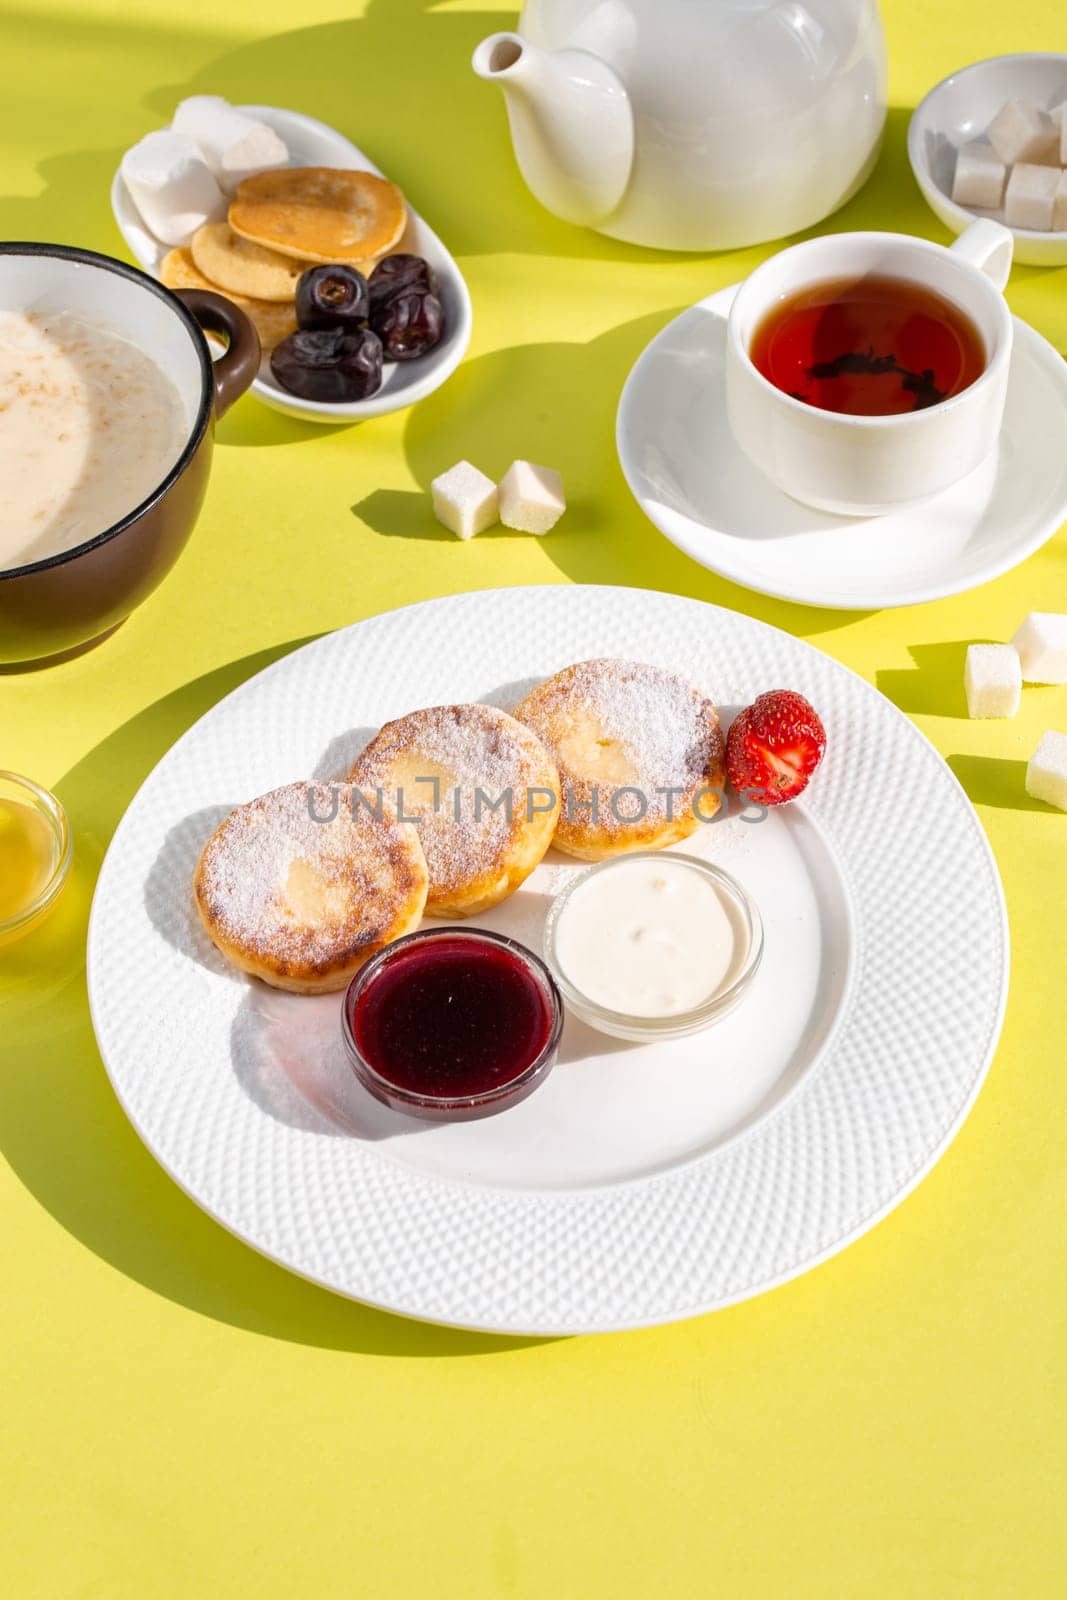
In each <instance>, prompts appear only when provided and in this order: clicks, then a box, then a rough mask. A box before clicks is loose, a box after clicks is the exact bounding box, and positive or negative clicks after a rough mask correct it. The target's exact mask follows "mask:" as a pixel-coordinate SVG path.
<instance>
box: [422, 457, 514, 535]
mask: <svg viewBox="0 0 1067 1600" xmlns="http://www.w3.org/2000/svg"><path fill="white" fill-rule="evenodd" d="M430 493H431V495H432V497H433V514H434V516H435V517H436V518H437V520H438V522H440V523H443V524H444V526H445V527H446V528H448V529H450V530H451V532H452V533H454V534H457V535H458V537H459V538H461V539H473V538H474V535H475V534H476V533H484V532H485V530H486V528H491V527H492V526H493V524H494V522H497V521H499V519H500V506H499V501H498V497H497V491H496V484H495V483H494V482H493V480H492V478H487V477H486V475H485V473H484V472H479V471H478V468H477V467H472V466H471V464H470V462H469V461H457V462H456V464H455V466H454V467H449V469H448V471H447V472H442V473H441V475H440V477H438V478H434V480H433V482H432V483H431V484H430Z"/></svg>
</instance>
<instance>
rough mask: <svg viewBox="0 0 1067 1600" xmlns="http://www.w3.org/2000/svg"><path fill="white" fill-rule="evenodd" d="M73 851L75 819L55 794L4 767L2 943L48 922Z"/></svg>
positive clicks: (0, 785)
mask: <svg viewBox="0 0 1067 1600" xmlns="http://www.w3.org/2000/svg"><path fill="white" fill-rule="evenodd" d="M71 854H72V848H71V835H70V823H69V822H68V821H67V813H66V812H65V811H64V809H63V807H62V806H61V805H60V803H59V801H58V800H57V799H56V797H55V795H54V794H49V792H48V790H47V789H42V788H41V786H40V784H37V783H33V782H32V781H31V780H30V779H29V778H23V777H21V776H20V775H19V773H17V772H4V771H0V945H4V944H10V943H11V941H12V940H13V939H18V938H21V936H22V935H23V934H24V933H29V931H30V929H31V928H35V927H36V926H37V924H38V923H39V922H43V921H44V919H45V917H46V916H47V915H48V913H49V912H50V911H51V910H52V908H53V906H54V905H55V903H56V901H57V900H58V899H59V896H60V894H61V893H62V890H63V885H64V884H65V883H66V881H67V877H68V875H69V873H70V862H71Z"/></svg>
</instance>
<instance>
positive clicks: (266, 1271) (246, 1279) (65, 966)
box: [0, 639, 530, 1356]
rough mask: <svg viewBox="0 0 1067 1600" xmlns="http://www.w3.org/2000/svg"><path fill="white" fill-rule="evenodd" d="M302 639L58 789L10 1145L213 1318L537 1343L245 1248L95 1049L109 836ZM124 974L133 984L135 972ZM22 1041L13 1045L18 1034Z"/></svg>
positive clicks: (126, 741)
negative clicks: (48, 897) (60, 824)
mask: <svg viewBox="0 0 1067 1600" xmlns="http://www.w3.org/2000/svg"><path fill="white" fill-rule="evenodd" d="M305 642H306V641H305V640H303V639H297V640H293V641H291V642H289V643H287V644H284V645H278V646H275V647H272V648H270V649H268V650H263V651H260V652H258V653H257V654H255V655H253V656H248V657H246V658H244V659H243V660H240V661H235V662H231V663H229V664H227V665H226V666H224V667H220V668H218V669H217V670H216V671H214V672H210V673H207V674H205V675H204V676H203V677H201V678H197V679H195V680H193V681H192V682H191V683H187V684H185V685H183V686H182V688H180V689H178V690H176V691H175V692H174V693H173V694H170V695H167V696H166V697H165V698H164V699H162V700H160V701H158V702H157V703H156V704H155V705H152V706H149V707H148V708H147V709H146V710H144V711H142V712H140V713H139V714H138V715H137V716H136V717H133V718H131V720H130V721H129V722H127V723H126V724H124V726H122V727H121V728H119V729H117V730H116V732H115V733H113V734H112V735H110V737H109V738H107V739H105V740H104V741H103V743H101V744H100V745H98V746H97V747H96V749H95V750H93V751H92V752H91V753H90V754H89V755H88V756H86V757H85V759H84V760H82V761H80V762H79V763H78V765H77V766H76V767H74V768H72V770H71V771H70V772H68V773H67V775H66V777H65V778H63V780H62V781H61V782H60V783H58V784H57V785H56V786H55V787H56V792H57V794H58V795H59V796H60V798H61V800H62V801H63V804H64V805H65V806H66V808H67V811H68V813H69V815H70V818H71V823H72V827H73V831H74V836H75V839H76V841H77V850H76V856H75V864H74V871H73V874H72V881H71V883H70V884H69V886H68V888H67V890H66V892H65V894H64V896H63V899H62V900H61V902H60V904H59V906H58V907H57V909H56V912H55V913H54V915H53V916H52V917H51V918H50V919H49V920H48V921H47V922H46V923H44V924H43V925H42V927H40V928H39V929H37V930H36V931H35V932H34V933H32V934H30V935H28V936H27V937H26V938H25V939H23V940H21V941H20V942H19V943H18V944H15V945H12V946H11V947H10V948H9V949H8V950H6V951H5V952H4V956H3V960H2V962H0V1008H2V1011H3V1015H4V1020H5V1028H4V1031H3V1034H2V1035H0V1148H2V1150H3V1153H4V1156H5V1158H6V1159H7V1161H8V1162H9V1163H10V1165H11V1167H12V1169H13V1171H14V1172H15V1173H16V1174H17V1176H18V1178H19V1179H20V1181H21V1182H22V1183H24V1184H25V1185H26V1187H27V1188H28V1189H29V1190H30V1192H31V1193H32V1194H33V1195H34V1196H35V1197H36V1198H37V1200H38V1201H39V1203H40V1204H41V1205H42V1206H44V1207H45V1209H46V1210H48V1211H49V1212H50V1213H51V1214H52V1215H53V1216H54V1217H55V1219H56V1221H57V1222H59V1223H60V1225H61V1226H62V1227H64V1228H66V1229H67V1231H68V1232H69V1233H71V1234H72V1235H73V1236H74V1237H75V1238H76V1239H78V1240H80V1241H81V1243H82V1244H84V1245H85V1246H86V1247H87V1248H88V1249H89V1250H92V1251H93V1252H94V1253H95V1254H96V1255H98V1256H100V1257H101V1258H102V1259H103V1260H104V1261H106V1262H108V1263H110V1265H112V1266H113V1267H115V1268H116V1269H117V1270H118V1271H120V1272H123V1273H125V1274H126V1275H127V1276H129V1277H131V1278H134V1279H136V1280H138V1281H139V1282H141V1283H143V1284H145V1285H146V1286H147V1287H148V1288H150V1289H152V1290H153V1291H155V1292H156V1293H158V1294H162V1295H166V1296H167V1298H168V1299H171V1300H174V1301H177V1302H178V1303H180V1304H182V1305H186V1306H188V1307H189V1308H190V1309H191V1310H194V1311H197V1312H200V1313H202V1314H203V1315H205V1316H209V1317H215V1318H217V1319H219V1320H220V1321H223V1322H229V1323H232V1324H234V1325H236V1326H239V1327H244V1328H248V1329H251V1330H253V1331H255V1332H257V1333H263V1334H266V1335H268V1336H270V1337H273V1338H279V1339H290V1340H293V1341H296V1342H298V1343H302V1344H309V1345H320V1346H324V1347H327V1348H333V1349H339V1350H351V1351H362V1352H365V1353H370V1354H377V1355H400V1356H456V1355H464V1354H468V1353H474V1354H479V1355H485V1354H487V1353H490V1352H492V1351H494V1350H512V1349H517V1348H519V1347H520V1345H521V1344H522V1343H529V1342H530V1341H519V1340H515V1339H503V1338H501V1339H497V1338H492V1337H488V1336H483V1335H479V1334H468V1333H464V1332H462V1331H456V1330H452V1329H446V1328H435V1327H432V1326H429V1325H427V1324H422V1323H416V1322H409V1321H406V1320H405V1319H403V1318H401V1317H394V1316H389V1315H387V1314H385V1313H383V1312H378V1311H374V1310H371V1309H370V1308H368V1307H365V1306H361V1305H358V1304H356V1303H354V1302H351V1301H347V1300H343V1299H341V1298H339V1297H338V1296H336V1295H332V1294H329V1293H327V1292H326V1291H325V1290H323V1289H319V1288H317V1287H315V1286H314V1285H313V1284H309V1283H305V1282H303V1281H302V1280H301V1279H299V1278H296V1277H294V1276H293V1275H292V1274H290V1273H288V1272H285V1271H283V1269H282V1268H281V1267H277V1266H275V1265H274V1264H273V1263H272V1262H270V1261H267V1260H266V1259H264V1258H263V1257H262V1256H259V1255H257V1254H256V1253H255V1252H254V1251H253V1250H250V1249H248V1248H247V1247H246V1246H245V1245H243V1244H241V1243H240V1242H239V1241H238V1240H236V1239H235V1238H233V1237H232V1236H231V1235H230V1234H228V1233H227V1232H226V1231H225V1230H224V1229H223V1228H221V1227H219V1226H218V1225H217V1224H216V1223H214V1222H213V1221H212V1220H211V1219H210V1218H209V1217H207V1216H206V1215H205V1214H204V1213H203V1212H201V1211H200V1210H199V1209H198V1208H197V1207H196V1206H195V1205H194V1204H193V1202H192V1201H191V1200H189V1199H188V1198H187V1197H186V1196H185V1195H184V1194H183V1193H182V1191H181V1190H180V1189H179V1188H178V1187H177V1185H176V1184H174V1183H172V1182H171V1180H170V1179H169V1178H168V1177H167V1176H166V1174H165V1173H164V1172H163V1170H162V1169H161V1168H160V1167H159V1166H157V1165H156V1163H155V1161H154V1160H153V1159H152V1157H151V1156H150V1155H149V1153H148V1151H147V1150H146V1149H145V1147H144V1146H143V1145H142V1144H141V1141H140V1140H139V1138H138V1137H137V1135H136V1134H135V1133H134V1131H133V1129H132V1127H131V1126H130V1124H129V1123H128V1122H127V1120H126V1118H125V1116H124V1114H123V1112H122V1110H121V1108H120V1106H119V1104H118V1101H117V1100H116V1098H115V1095H114V1093H113V1091H112V1088H111V1085H110V1083H109V1082H108V1079H107V1076H106V1074H105V1072H104V1068H103V1065H102V1064H101V1062H100V1059H99V1056H98V1054H97V1050H96V1045H95V1041H94V1039H93V1033H92V1026H91V1023H90V1019H89V1010H88V1002H87V997H86V992H85V971H84V965H85V935H86V925H87V921H88V914H89V905H90V902H91V898H92V891H93V887H94V885H95V881H96V876H97V872H98V871H99V866H100V861H101V859H102V857H103V853H104V849H105V848H106V844H107V841H108V840H109V838H110V837H111V834H112V833H113V831H114V829H115V827H116V825H117V823H118V821H119V819H120V817H121V815H122V813H123V811H124V810H125V808H126V806H127V805H128V803H129V801H130V799H131V797H132V795H133V794H134V792H135V790H136V789H137V788H138V787H139V785H140V784H141V782H142V780H143V779H144V778H145V777H146V776H147V774H148V772H149V771H150V770H151V769H152V767H153V766H154V765H155V763H156V762H157V761H158V760H159V759H160V757H161V756H162V755H163V754H164V753H165V751H166V750H168V749H169V748H170V746H171V745H172V744H173V743H174V741H175V740H176V739H177V738H178V737H179V735H180V734H182V733H183V732H184V731H185V729H186V728H187V727H189V726H190V724H191V723H192V722H194V721H195V720H196V718H197V717H199V716H200V715H202V713H203V712H205V711H206V710H208V708H209V707H210V706H212V705H214V704H215V703H216V701H218V700H219V699H221V698H222V696H223V695H225V694H227V693H229V691H230V690H231V689H234V688H236V687H237V685H238V684H240V683H243V682H244V681H245V679H247V678H249V677H251V676H252V674H253V673H254V672H258V671H259V670H260V669H261V668H263V667H265V666H268V665H269V664H270V663H271V662H272V661H275V660H277V659H278V658H279V657H281V656H283V655H286V654H287V653H288V652H289V651H290V650H292V649H295V648H296V647H297V646H298V645H300V644H303V643H305ZM176 892H181V890H180V886H177V887H176ZM128 980H129V982H130V983H131V984H132V985H136V983H137V973H136V972H130V973H129V974H128ZM15 1037H17V1038H18V1041H19V1042H18V1046H17V1048H15V1047H13V1046H12V1045H11V1044H10V1042H9V1041H11V1040H12V1039H14V1038H15ZM89 1064H91V1065H89Z"/></svg>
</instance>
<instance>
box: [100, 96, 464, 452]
mask: <svg viewBox="0 0 1067 1600" xmlns="http://www.w3.org/2000/svg"><path fill="white" fill-rule="evenodd" d="M237 109H238V110H239V111H245V112H247V113H248V115H249V116H252V117H255V118H257V120H258V121H260V122H266V123H269V125H270V126H271V127H272V128H273V129H274V130H275V132H276V133H278V134H280V135H281V137H282V138H283V139H284V140H285V143H286V146H287V147H288V150H289V153H290V155H291V157H292V165H293V166H294V167H304V166H308V167H354V168H358V169H359V170H360V171H363V172H375V173H377V174H378V176H379V177H383V176H385V174H383V173H382V171H381V169H380V168H379V167H376V166H375V165H374V162H373V161H371V160H370V159H369V158H368V157H367V156H365V155H364V154H363V151H362V150H360V149H358V148H357V146H356V145H354V144H352V142H351V141H350V140H349V139H346V138H345V136H344V134H341V133H338V132H337V130H336V128H331V127H329V126H328V125H327V124H326V123H325V122H319V121H317V120H316V118H315V117H305V116H304V114H303V113H302V112H300V111H283V110H281V109H280V108H279V107H278V106H238V108H237ZM111 209H112V211H113V212H114V214H115V221H116V222H117V223H118V226H119V232H120V233H121V234H122V237H123V238H124V239H125V241H126V244H127V245H128V247H129V249H130V252H131V254H132V255H133V256H134V258H135V260H136V261H137V263H138V265H139V266H141V267H143V268H144V269H145V271H146V272H150V273H151V274H152V276H153V277H154V278H158V276H159V268H160V263H161V262H162V260H163V257H164V256H165V255H166V254H167V252H168V250H169V249H170V246H169V245H166V244H163V243H161V242H160V240H159V239H157V238H156V237H155V235H154V234H151V233H149V231H148V229H147V228H146V227H145V225H144V223H143V222H142V221H141V218H140V215H139V213H138V211H137V208H136V207H135V205H134V203H133V201H132V200H131V198H130V194H129V190H128V189H127V188H126V185H125V183H124V182H123V179H122V173H121V171H120V172H116V173H115V176H114V178H113V179H112V182H111ZM399 248H400V249H402V250H410V251H411V252H412V253H413V254H415V255H420V256H425V258H426V260H427V261H428V262H429V263H430V265H431V266H432V267H433V269H434V271H435V273H436V274H437V283H438V293H439V295H440V298H441V302H442V304H443V306H444V309H445V334H444V338H443V339H442V340H441V343H440V344H439V345H438V346H437V348H436V349H435V350H431V351H430V353H429V355H426V356H421V357H420V358H419V359H418V360H416V361H387V362H386V364H385V368H384V371H383V374H382V386H381V388H380V389H379V390H378V393H377V394H373V395H371V396H370V398H369V399H367V400H352V401H349V402H347V403H344V404H341V405H323V404H322V403H321V402H320V401H316V400H302V399H301V398H300V397H299V395H295V394H289V393H287V391H286V390H285V389H283V388H282V387H281V385H280V384H279V383H277V382H276V381H275V378H274V375H273V373H272V372H271V370H270V361H269V359H268V358H267V356H266V355H265V356H264V357H263V365H262V367H261V368H260V372H259V377H258V378H257V379H256V380H255V382H254V383H253V385H252V391H251V392H252V393H253V394H254V395H256V397H257V398H258V399H260V400H262V401H263V404H264V405H267V406H270V407H271V409H272V410H273V411H281V412H283V413H284V414H285V415H286V416H288V417H299V418H300V420H301V421H303V422H327V423H334V424H342V425H343V424H347V423H352V422H363V421H365V420H366V419H367V418H368V417H381V416H385V415H386V414H387V413H388V412H390V411H399V410H401V409H402V408H403V407H404V406H410V405H413V404H414V403H415V401H416V400H423V399H425V398H426V396H427V395H428V394H433V392H434V390H435V389H439V388H440V387H441V385H442V384H443V383H444V381H445V379H446V378H448V377H451V375H452V373H453V372H454V371H455V370H456V368H457V367H458V366H459V364H460V362H461V361H462V360H463V357H464V355H465V354H466V352H467V346H468V344H469V343H470V337H471V297H470V293H469V292H468V289H467V285H466V283H465V282H464V280H463V274H462V273H461V272H460V270H459V267H458V266H457V265H456V262H455V258H454V257H453V256H452V255H451V254H450V252H449V251H448V250H446V249H445V247H444V245H443V244H442V243H441V240H440V239H439V238H438V237H437V235H436V233H434V231H433V229H432V228H431V227H430V226H429V225H428V224H427V223H426V222H424V221H423V219H422V217H420V216H419V214H418V212H417V211H415V210H413V209H412V207H411V205H410V204H409V205H408V226H407V230H406V232H405V234H404V237H403V239H401V241H400V245H399Z"/></svg>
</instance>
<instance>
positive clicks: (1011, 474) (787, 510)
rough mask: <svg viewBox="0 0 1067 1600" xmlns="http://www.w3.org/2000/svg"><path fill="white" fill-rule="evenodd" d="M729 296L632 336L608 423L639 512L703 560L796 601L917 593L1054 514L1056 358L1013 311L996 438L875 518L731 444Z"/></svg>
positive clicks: (873, 600) (1058, 515)
mask: <svg viewBox="0 0 1067 1600" xmlns="http://www.w3.org/2000/svg"><path fill="white" fill-rule="evenodd" d="M736 292H737V290H736V287H733V288H729V289H720V290H719V291H718V292H717V293H716V294H712V295H709V296H708V298H707V299H706V300H701V301H699V302H698V304H697V305H695V306H691V307H690V309H689V310H688V311H683V313H682V315H681V316H680V317H676V318H675V319H674V321H673V322H669V323H668V324H667V326H666V327H665V328H664V329H663V330H662V332H661V333H658V334H657V335H656V337H655V338H654V339H653V340H652V342H651V343H650V344H648V345H647V346H646V347H645V349H644V351H643V352H642V353H641V355H640V356H638V358H637V361H636V362H635V363H634V366H633V367H632V369H631V371H630V375H629V377H628V378H627V380H626V383H625V385H624V386H623V391H622V396H621V398H620V400H619V409H618V415H617V417H616V424H615V434H616V445H617V448H618V452H619V461H620V463H621V465H622V470H623V474H624V476H625V478H626V481H627V483H628V484H629V486H630V489H631V491H632V493H633V495H634V498H635V499H636V501H637V503H638V505H639V506H640V507H641V510H642V511H643V512H644V513H645V516H646V517H648V519H649V521H650V522H652V523H654V524H655V526H656V527H657V528H658V529H659V530H660V532H661V533H662V534H664V535H665V536H666V538H668V539H669V540H670V541H671V543H672V544H675V545H677V546H678V548H679V550H684V551H685V553H686V555H688V556H692V558H693V560H694V561H697V562H699V563H700V565H701V566H702V567H707V568H708V570H709V571H711V572H717V573H719V574H720V576H722V577H724V578H729V579H730V580H731V582H733V583H739V584H743V585H744V587H745V588H746V589H754V590H755V591H756V592H757V594H769V595H774V596H775V597H776V598H777V599H780V600H794V601H796V602H798V603H799V604H800V605H806V606H827V607H832V608H835V609H838V610H853V609H854V610H873V609H876V608H880V607H883V606H907V605H918V604H919V603H920V602H922V601H926V600H939V599H942V598H943V597H944V596H945V595H950V594H961V593H962V592H963V591H964V590H966V589H974V588H977V586H978V585H979V584H980V583H987V582H988V581H989V580H990V579H991V578H997V577H999V576H1000V574H1001V573H1002V572H1007V571H1008V570H1009V568H1011V567H1015V566H1017V565H1018V564H1019V562H1020V561H1023V560H1025V559H1026V557H1027V556H1030V555H1033V553H1034V551H1035V550H1038V549H1040V547H1041V546H1042V545H1043V544H1044V543H1045V542H1046V541H1047V540H1048V539H1051V538H1052V536H1053V534H1054V533H1055V532H1056V530H1057V529H1058V528H1059V527H1060V525H1061V524H1062V523H1063V521H1064V519H1065V518H1067V458H1065V457H1064V452H1063V434H1064V429H1065V427H1067V363H1065V362H1064V361H1063V359H1062V357H1061V356H1060V355H1059V353H1058V351H1056V350H1054V349H1053V347H1052V346H1051V345H1050V344H1049V343H1048V341H1047V340H1045V339H1043V338H1042V337H1041V335H1040V334H1039V333H1035V331H1034V329H1033V328H1031V327H1029V326H1028V325H1027V324H1026V323H1025V322H1021V321H1020V320H1019V319H1018V318H1016V319H1015V346H1014V350H1013V352H1012V358H1011V376H1010V378H1009V382H1008V403H1007V408H1006V410H1005V413H1004V426H1003V431H1002V433H1001V442H1000V448H999V450H998V451H997V452H995V454H994V455H993V456H991V457H990V458H989V460H987V461H985V462H983V463H982V465H981V466H980V467H978V468H977V470H976V471H975V472H972V473H971V474H970V475H969V476H968V477H966V478H963V479H962V480H961V481H960V482H959V483H956V484H953V485H952V487H951V488H950V489H943V490H942V491H941V493H940V494H938V495H935V496H934V497H933V498H932V499H930V500H925V501H923V502H922V503H921V504H919V505H915V506H904V507H902V508H901V509H900V510H897V511H894V512H890V513H888V514H886V515H885V516H880V517H841V516H835V515H834V514H833V513H832V512H829V511H816V510H814V509H813V508H812V507H811V506H804V505H801V504H800V502H799V501H798V500H792V499H790V497H789V496H788V495H787V494H785V493H784V492H783V491H782V490H781V489H779V488H777V487H776V486H775V485H774V484H773V483H772V482H771V480H770V479H769V478H768V477H766V476H765V475H764V473H762V472H761V471H760V470H759V468H758V467H756V466H755V465H753V463H752V462H751V461H750V460H749V459H748V457H747V456H745V455H744V454H743V453H742V451H741V448H740V446H739V445H738V444H737V442H736V440H735V439H734V436H733V433H732V431H731V428H730V424H729V422H728V420H727V416H726V395H725V365H726V330H727V320H728V318H729V314H730V306H731V305H732V303H733V298H734V295H735V294H736Z"/></svg>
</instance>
